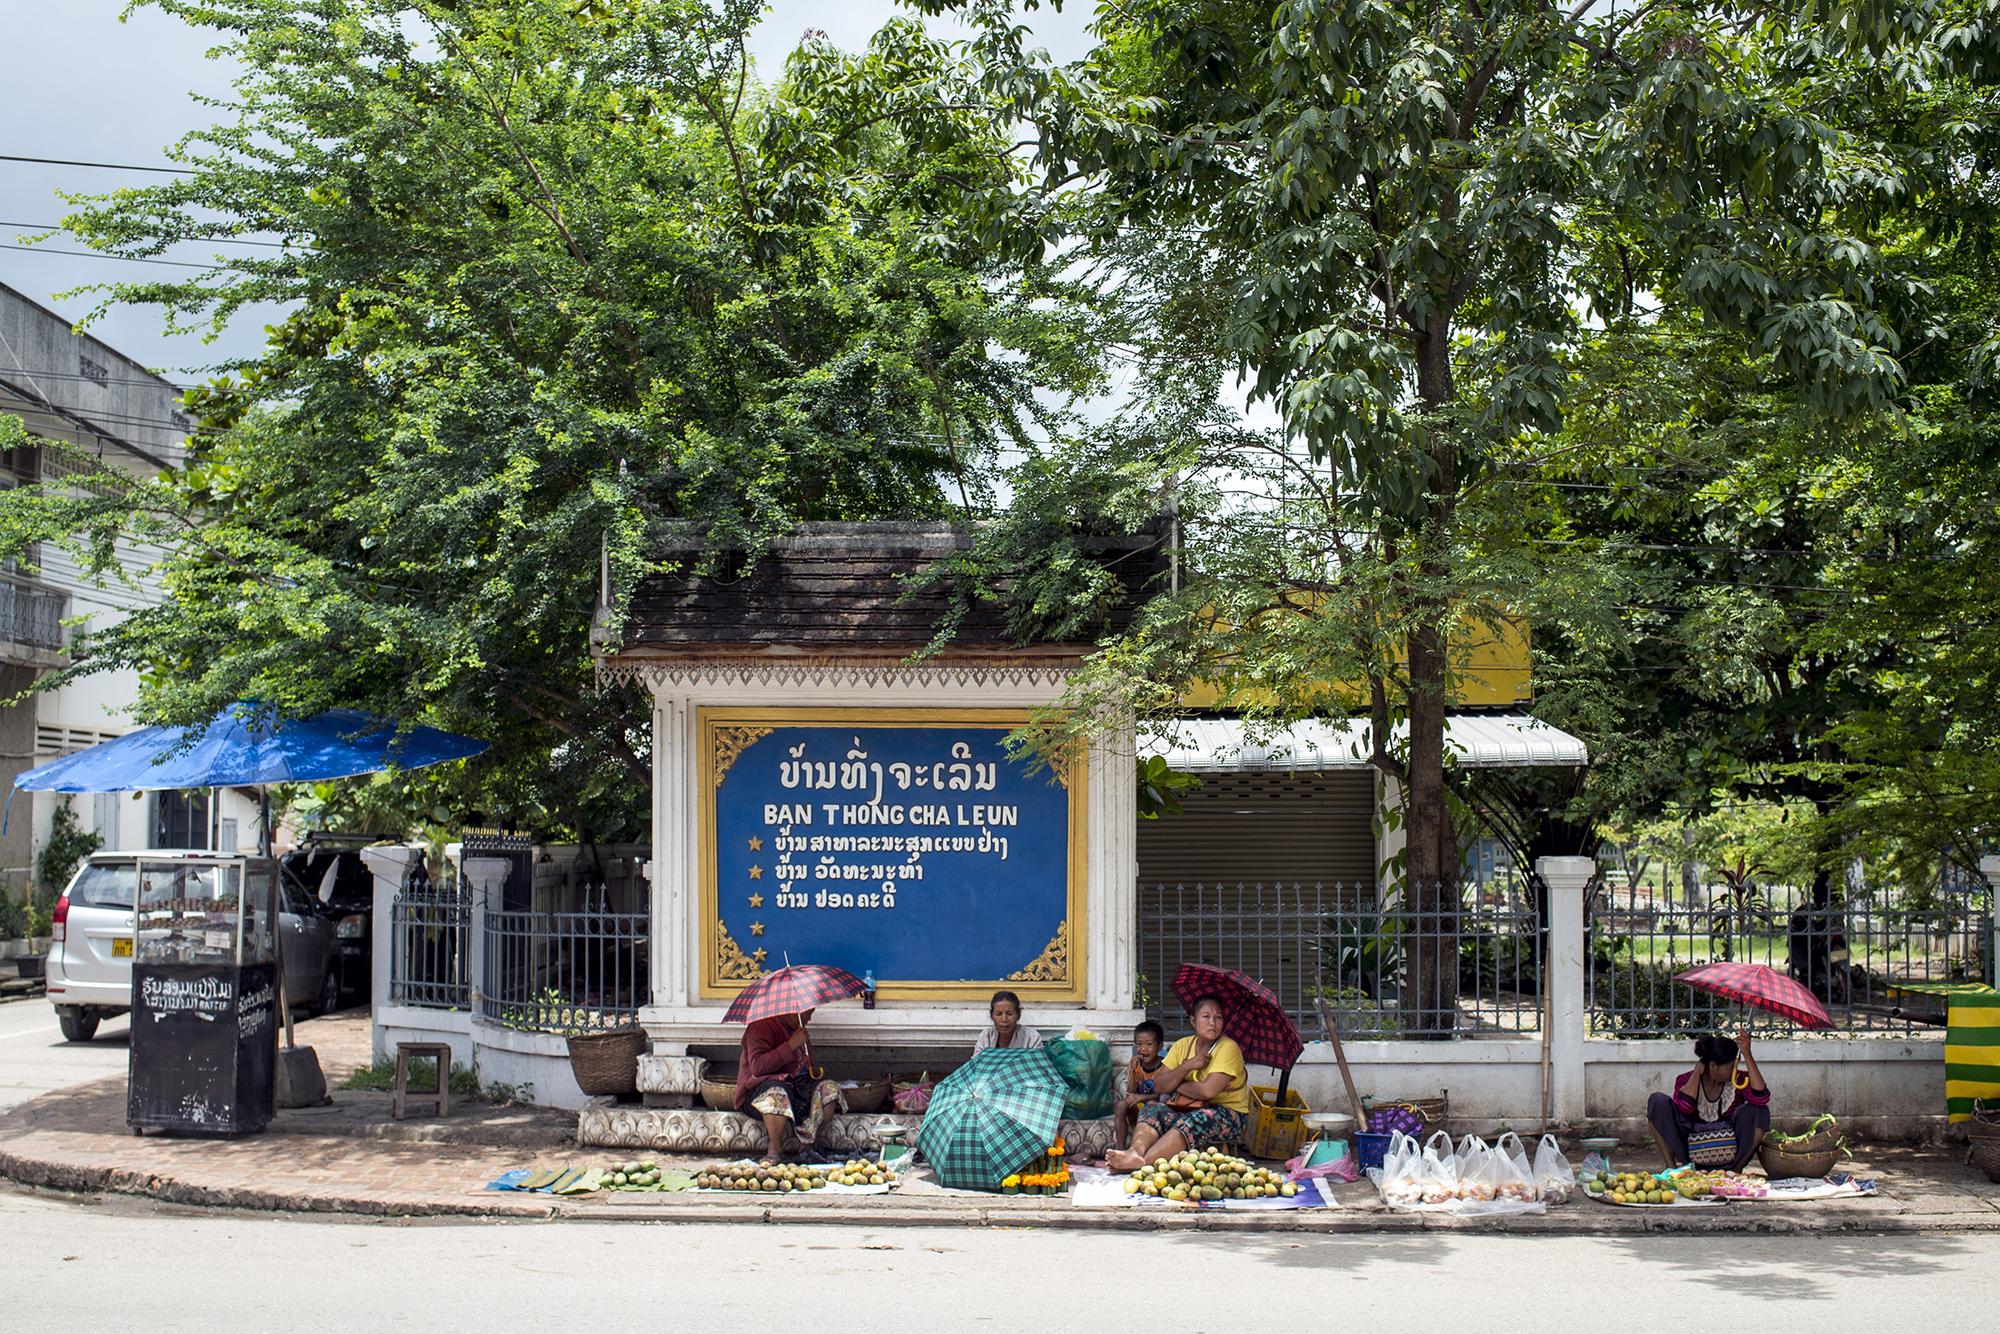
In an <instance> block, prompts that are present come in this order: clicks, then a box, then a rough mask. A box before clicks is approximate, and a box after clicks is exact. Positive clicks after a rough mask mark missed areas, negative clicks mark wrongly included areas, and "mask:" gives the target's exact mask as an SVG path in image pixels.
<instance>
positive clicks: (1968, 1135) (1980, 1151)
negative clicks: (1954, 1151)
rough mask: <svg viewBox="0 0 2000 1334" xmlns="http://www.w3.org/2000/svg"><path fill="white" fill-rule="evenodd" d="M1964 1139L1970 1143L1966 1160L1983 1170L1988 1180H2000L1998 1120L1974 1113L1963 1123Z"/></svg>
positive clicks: (1999, 1123) (1999, 1125)
mask: <svg viewBox="0 0 2000 1334" xmlns="http://www.w3.org/2000/svg"><path fill="white" fill-rule="evenodd" d="M1984 1115H1991V1113H1987V1114H1984ZM1965 1139H1966V1142H1967V1143H1969V1144H1970V1145H1972V1152H1971V1153H1970V1154H1969V1155H1967V1161H1969V1162H1970V1163H1971V1164H1972V1165H1973V1166H1974V1167H1976V1168H1978V1169H1979V1170H1980V1171H1982V1172H1984V1173H1985V1174H1986V1179H1987V1180H1988V1181H2000V1121H1989V1120H1986V1119H1984V1116H1983V1115H1975V1116H1974V1118H1973V1119H1972V1120H1970V1121H1967V1122H1966V1123H1965Z"/></svg>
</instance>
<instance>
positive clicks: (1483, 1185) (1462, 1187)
mask: <svg viewBox="0 0 2000 1334" xmlns="http://www.w3.org/2000/svg"><path fill="white" fill-rule="evenodd" d="M1508 1170H1509V1169H1508V1167H1507V1160H1506V1158H1505V1157H1504V1156H1503V1155H1501V1154H1497V1153H1495V1152H1493V1151H1492V1150H1491V1149H1488V1148H1486V1147H1485V1146H1484V1145H1481V1146H1480V1148H1479V1151H1478V1152H1477V1153H1476V1154H1472V1155H1470V1156H1468V1157H1467V1159H1466V1160H1465V1165H1464V1166H1463V1167H1461V1168H1460V1169H1459V1172H1458V1198H1459V1199H1461V1200H1472V1201H1478V1202H1479V1203H1482V1204H1483V1203H1486V1202H1488V1201H1491V1200H1497V1199H1499V1198H1500V1187H1501V1184H1502V1182H1503V1181H1504V1180H1505V1174H1506V1172H1507V1171H1508Z"/></svg>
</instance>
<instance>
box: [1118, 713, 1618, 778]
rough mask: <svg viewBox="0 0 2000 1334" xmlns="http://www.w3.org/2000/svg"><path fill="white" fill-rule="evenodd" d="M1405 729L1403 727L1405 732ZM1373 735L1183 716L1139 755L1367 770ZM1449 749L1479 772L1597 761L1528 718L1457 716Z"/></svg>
mask: <svg viewBox="0 0 2000 1334" xmlns="http://www.w3.org/2000/svg"><path fill="white" fill-rule="evenodd" d="M1403 731H1404V728H1403V727H1402V726H1401V725H1399V726H1398V727H1397V732H1398V734H1399V735H1400V734H1401V733H1402V732H1403ZM1369 733H1370V724H1369V722H1368V720H1367V719H1366V718H1350V719H1348V720H1347V721H1345V722H1340V723H1329V722H1320V721H1312V722H1302V723H1294V724H1293V725H1292V726H1290V727H1288V728H1286V729H1285V730H1283V731H1281V732H1278V733H1275V734H1268V733H1264V732H1262V731H1260V730H1258V729H1256V728H1254V727H1253V726H1252V725H1251V724H1249V723H1246V722H1244V721H1243V720H1242V719H1239V718H1180V719H1176V720H1175V721H1173V722H1171V723H1165V724H1161V725H1160V729H1159V730H1158V731H1157V732H1155V733H1154V734H1153V735H1151V736H1148V737H1145V738H1142V739H1141V740H1140V743H1139V753H1140V754H1141V755H1142V756H1147V757H1150V756H1154V755H1161V756H1164V757H1165V758H1166V761H1167V763H1168V764H1170V765H1172V766H1173V767H1174V768H1176V769H1184V770H1188V771H1190V772H1196V773H1226V772H1233V771H1239V770H1244V769H1295V770H1318V769H1365V768H1367V767H1368V752H1369V749H1370V746H1369ZM1259 737H1261V738H1262V739H1261V740H1259V739H1256V738H1259ZM1444 744H1445V749H1446V751H1447V752H1449V753H1450V754H1451V755H1452V756H1453V762H1454V763H1456V764H1460V765H1464V766H1466V767H1468V768H1474V769H1532V768H1565V769H1571V768H1580V767H1582V766H1583V765H1586V764H1589V763H1590V752H1589V750H1588V749H1586V748H1585V746H1584V744H1583V742H1581V741H1579V740H1577V739H1576V738H1575V737H1573V736H1571V735H1570V734H1569V733H1567V732H1565V731H1563V730H1562V729H1561V728H1559V727H1551V726H1550V725H1549V724H1547V723H1545V722H1543V721H1541V720H1540V719H1539V718H1531V717H1529V716H1528V715H1527V714H1525V713H1501V714H1484V713H1464V714H1455V715H1453V716H1452V717H1450V718H1448V719H1446V720H1445V731H1444Z"/></svg>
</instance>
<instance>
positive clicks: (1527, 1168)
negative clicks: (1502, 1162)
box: [1493, 1130, 1541, 1200]
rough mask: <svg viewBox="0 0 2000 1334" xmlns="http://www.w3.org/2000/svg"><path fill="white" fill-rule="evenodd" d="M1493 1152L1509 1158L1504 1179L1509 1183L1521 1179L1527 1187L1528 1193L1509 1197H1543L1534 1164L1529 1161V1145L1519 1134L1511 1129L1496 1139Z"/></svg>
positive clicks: (1529, 1198) (1530, 1198)
mask: <svg viewBox="0 0 2000 1334" xmlns="http://www.w3.org/2000/svg"><path fill="white" fill-rule="evenodd" d="M1493 1152H1494V1153H1495V1154H1497V1155H1498V1156H1500V1157H1502V1158H1505V1159H1506V1160H1507V1171H1506V1172H1505V1173H1504V1174H1503V1176H1502V1180H1503V1181H1504V1182H1507V1183H1509V1184H1511V1183H1513V1182H1515V1181H1519V1182H1521V1183H1522V1184H1523V1185H1525V1186H1526V1187H1527V1190H1528V1193H1527V1194H1526V1195H1521V1196H1510V1197H1509V1198H1518V1199H1528V1200H1533V1199H1539V1198H1540V1197H1541V1191H1540V1189H1539V1188H1538V1187H1537V1186H1536V1185H1535V1167H1534V1164H1533V1163H1531V1162H1529V1161H1528V1146H1527V1145H1525V1144H1523V1143H1521V1137H1520V1136H1519V1135H1517V1134H1515V1133H1514V1132H1513V1131H1511V1130H1510V1131H1508V1132H1507V1133H1506V1134H1504V1135H1502V1136H1501V1137H1500V1138H1499V1139H1496V1140H1494V1141H1493Z"/></svg>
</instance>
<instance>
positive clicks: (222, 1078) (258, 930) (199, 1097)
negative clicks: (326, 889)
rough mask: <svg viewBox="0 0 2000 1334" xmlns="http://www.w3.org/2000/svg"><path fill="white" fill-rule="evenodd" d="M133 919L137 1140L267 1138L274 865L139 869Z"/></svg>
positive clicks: (132, 1091) (180, 861)
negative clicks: (163, 1134)
mask: <svg viewBox="0 0 2000 1334" xmlns="http://www.w3.org/2000/svg"><path fill="white" fill-rule="evenodd" d="M132 912H133V923H132V928H133V931H132V934H133V957H132V1054H131V1078H130V1082H129V1086H128V1091H127V1095H126V1120H127V1122H128V1123H129V1124H130V1125H131V1127H132V1129H133V1132H134V1133H135V1134H136V1133H142V1132H144V1131H146V1130H148V1129H153V1130H164V1131H171V1132H176V1133H180V1134H191V1135H251V1134H256V1133H257V1132H259V1131H261V1130H263V1129H264V1127H265V1126H266V1125H268V1124H269V1123H270V1120H271V1115H272V1104H273V1091H274V1089H273V1086H274V1079H275V1067H276V1060H277V1031H278V1024H277V1019H278V1000H277V987H278V934H277V925H278V874H277V864H276V863H275V862H273V861H272V860H271V859H269V858H267V857H230V856H215V857H195V858H189V857H177V858H175V859H174V860H172V861H167V860H161V861H157V862H150V861H144V860H142V861H141V862H140V864H139V883H138V893H137V894H136V895H135V896H134V902H133V909H132Z"/></svg>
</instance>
